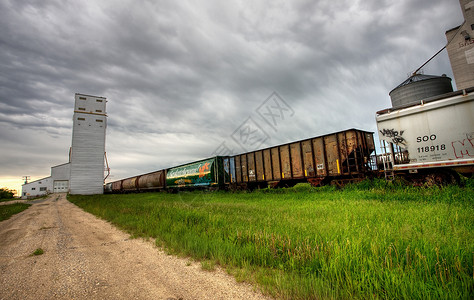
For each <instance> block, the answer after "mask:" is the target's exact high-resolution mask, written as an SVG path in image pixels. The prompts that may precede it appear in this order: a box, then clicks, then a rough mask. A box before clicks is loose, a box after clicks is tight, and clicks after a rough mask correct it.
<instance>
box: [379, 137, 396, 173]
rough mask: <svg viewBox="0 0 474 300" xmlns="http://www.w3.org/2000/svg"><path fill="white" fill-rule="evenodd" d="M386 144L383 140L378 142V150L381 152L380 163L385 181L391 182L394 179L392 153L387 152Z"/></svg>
mask: <svg viewBox="0 0 474 300" xmlns="http://www.w3.org/2000/svg"><path fill="white" fill-rule="evenodd" d="M387 146H388V145H387V144H386V142H385V141H384V140H381V141H380V149H381V150H382V157H381V158H382V163H383V172H384V175H385V180H387V181H393V179H394V178H395V173H394V171H393V162H394V157H393V151H387Z"/></svg>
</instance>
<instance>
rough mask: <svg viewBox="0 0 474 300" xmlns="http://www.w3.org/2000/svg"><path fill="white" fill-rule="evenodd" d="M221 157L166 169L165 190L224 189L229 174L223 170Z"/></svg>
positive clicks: (222, 158) (223, 158)
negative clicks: (185, 188)
mask: <svg viewBox="0 0 474 300" xmlns="http://www.w3.org/2000/svg"><path fill="white" fill-rule="evenodd" d="M225 159H228V158H225V157H222V156H216V157H213V158H209V159H205V160H201V161H197V162H194V163H190V164H186V165H182V166H178V167H174V168H171V169H168V172H167V174H166V187H167V188H184V187H218V188H224V187H225V185H226V183H228V182H229V181H230V177H229V172H228V170H226V169H227V168H224V160H225Z"/></svg>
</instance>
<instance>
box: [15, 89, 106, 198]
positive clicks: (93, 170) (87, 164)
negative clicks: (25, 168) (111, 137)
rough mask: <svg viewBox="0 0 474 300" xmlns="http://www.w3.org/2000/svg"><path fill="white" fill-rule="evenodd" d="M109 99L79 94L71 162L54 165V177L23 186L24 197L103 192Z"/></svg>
mask: <svg viewBox="0 0 474 300" xmlns="http://www.w3.org/2000/svg"><path fill="white" fill-rule="evenodd" d="M106 102H107V100H106V98H104V97H96V96H90V95H83V94H76V95H75V103H74V116H73V129H72V147H71V149H70V152H69V162H68V163H65V164H61V165H58V166H54V167H51V176H50V177H46V178H43V179H38V180H35V181H32V182H29V183H25V184H24V185H23V186H22V197H23V198H31V197H37V196H41V195H45V194H48V193H62V192H69V193H71V194H83V195H87V194H89V195H90V194H102V193H103V191H104V189H103V184H104V157H105V130H106V127H107V115H106V110H105V106H106Z"/></svg>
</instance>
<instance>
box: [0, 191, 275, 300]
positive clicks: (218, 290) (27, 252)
mask: <svg viewBox="0 0 474 300" xmlns="http://www.w3.org/2000/svg"><path fill="white" fill-rule="evenodd" d="M38 248H41V249H43V250H44V254H42V255H36V256H35V255H32V253H33V252H34V251H35V250H36V249H38ZM0 299H35V300H37V299H268V298H266V297H265V296H263V295H261V294H260V293H258V292H256V291H254V288H252V287H251V286H250V285H247V284H242V283H237V282H236V281H235V279H234V278H233V277H231V276H229V275H227V274H226V273H225V272H224V271H222V270H220V269H217V270H215V271H212V272H209V271H204V270H202V269H201V265H200V263H196V262H190V260H189V259H183V258H177V257H174V256H171V255H167V254H165V253H164V252H163V251H161V250H159V249H158V248H157V247H155V246H154V244H153V242H151V241H144V240H141V239H130V238H129V235H127V234H126V233H123V232H121V231H119V230H118V229H116V228H115V227H113V226H112V225H110V224H109V223H107V222H105V221H103V220H100V219H98V218H96V217H94V216H93V215H91V214H89V213H86V212H84V211H83V210H81V209H80V208H78V207H77V206H75V205H74V204H72V203H70V202H69V201H67V200H66V195H65V194H53V195H50V196H49V197H48V198H46V199H43V200H38V201H35V202H33V205H32V206H31V207H30V208H28V209H27V210H26V211H23V212H22V213H20V214H17V215H15V216H13V217H11V218H10V219H9V220H6V221H2V222H0Z"/></svg>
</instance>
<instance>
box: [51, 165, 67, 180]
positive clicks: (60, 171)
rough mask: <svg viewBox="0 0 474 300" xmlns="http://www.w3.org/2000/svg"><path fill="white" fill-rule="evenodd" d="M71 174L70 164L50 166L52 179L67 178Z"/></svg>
mask: <svg viewBox="0 0 474 300" xmlns="http://www.w3.org/2000/svg"><path fill="white" fill-rule="evenodd" d="M70 176H71V164H69V163H65V164H62V165H59V166H54V167H51V177H53V180H69V177H70Z"/></svg>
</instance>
